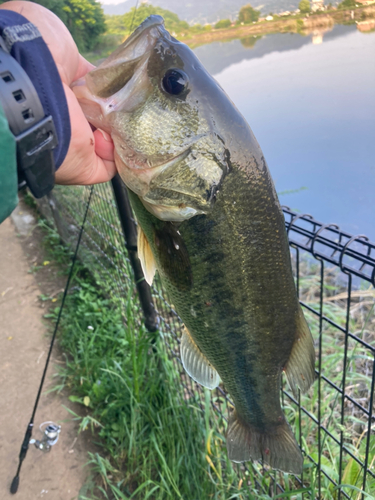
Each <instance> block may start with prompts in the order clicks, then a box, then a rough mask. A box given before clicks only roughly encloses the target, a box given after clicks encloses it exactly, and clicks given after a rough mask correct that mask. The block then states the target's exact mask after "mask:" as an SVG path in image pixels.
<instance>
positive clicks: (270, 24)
mask: <svg viewBox="0 0 375 500" xmlns="http://www.w3.org/2000/svg"><path fill="white" fill-rule="evenodd" d="M352 12H353V14H352ZM374 18H375V5H370V6H365V7H358V8H356V9H354V10H350V9H349V10H333V11H329V12H328V13H326V12H324V13H319V14H312V15H310V16H309V17H301V16H298V17H297V16H295V17H288V18H287V19H275V20H273V21H261V22H257V23H255V24H249V25H244V26H236V27H231V28H224V29H219V30H212V31H206V32H204V33H196V34H194V35H189V34H188V35H187V36H186V37H185V36H181V35H179V40H180V41H181V42H183V43H186V45H189V47H191V48H195V47H198V46H199V45H205V44H208V43H212V42H220V41H230V40H234V39H238V38H247V37H249V36H252V35H254V36H257V35H260V36H262V35H269V34H272V33H299V34H306V35H307V34H309V33H311V32H312V31H314V30H315V29H324V28H330V27H333V26H334V25H335V24H349V23H350V24H354V23H355V22H360V21H367V20H369V19H374Z"/></svg>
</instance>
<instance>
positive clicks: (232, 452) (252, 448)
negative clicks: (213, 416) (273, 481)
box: [227, 411, 303, 474]
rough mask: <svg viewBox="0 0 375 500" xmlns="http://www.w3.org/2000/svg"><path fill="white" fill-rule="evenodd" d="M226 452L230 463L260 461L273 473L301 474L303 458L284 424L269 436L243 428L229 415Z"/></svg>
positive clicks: (239, 421) (236, 419) (268, 433)
mask: <svg viewBox="0 0 375 500" xmlns="http://www.w3.org/2000/svg"><path fill="white" fill-rule="evenodd" d="M227 450H228V457H229V459H230V460H232V461H233V462H245V461H247V460H250V459H251V460H262V461H263V463H266V464H268V465H270V466H271V467H272V468H273V469H277V470H282V471H284V472H289V473H292V474H301V473H302V466H303V456H302V453H301V450H300V448H299V446H298V444H297V441H296V439H295V437H294V435H293V432H292V431H291V429H290V427H289V425H288V423H287V422H286V421H285V420H284V421H283V422H282V423H280V424H279V425H277V426H275V428H274V429H273V430H271V431H269V432H260V431H259V430H258V429H256V428H254V427H252V426H250V425H248V424H245V423H244V422H243V421H242V420H240V418H239V417H238V415H237V413H236V411H233V413H232V415H231V416H230V418H229V427H228V434H227Z"/></svg>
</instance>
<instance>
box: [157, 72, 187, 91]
mask: <svg viewBox="0 0 375 500" xmlns="http://www.w3.org/2000/svg"><path fill="white" fill-rule="evenodd" d="M187 84H188V77H187V75H186V74H185V73H184V72H183V71H181V70H180V69H173V68H172V69H169V70H168V71H166V73H165V75H164V77H163V88H164V90H165V91H166V92H168V94H171V95H179V94H181V92H183V91H184V90H185V89H186V87H187Z"/></svg>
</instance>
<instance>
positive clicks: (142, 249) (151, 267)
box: [137, 224, 156, 286]
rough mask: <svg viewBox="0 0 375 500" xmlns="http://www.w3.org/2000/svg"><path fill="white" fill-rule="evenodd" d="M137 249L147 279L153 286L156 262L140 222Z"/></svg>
mask: <svg viewBox="0 0 375 500" xmlns="http://www.w3.org/2000/svg"><path fill="white" fill-rule="evenodd" d="M137 250H138V258H139V260H140V261H141V266H142V271H143V274H144V277H145V280H146V281H147V283H148V284H149V285H150V286H151V285H152V282H153V279H154V276H155V271H156V262H155V257H154V255H153V253H152V250H151V247H150V244H149V242H148V240H147V238H146V235H145V233H144V232H143V231H142V228H141V227H140V225H139V224H138V236H137Z"/></svg>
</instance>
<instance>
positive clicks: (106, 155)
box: [0, 1, 117, 184]
mask: <svg viewBox="0 0 375 500" xmlns="http://www.w3.org/2000/svg"><path fill="white" fill-rule="evenodd" d="M0 8H1V9H8V10H13V11H15V12H18V13H19V14H21V15H23V16H24V17H26V19H28V20H29V21H30V22H31V23H33V24H34V25H35V26H37V28H38V29H39V31H40V33H41V35H42V37H43V40H44V41H45V43H46V44H47V46H48V48H49V50H50V52H51V54H52V57H53V59H54V61H55V64H56V66H57V69H58V71H59V74H60V77H61V80H62V83H63V87H64V91H65V96H66V100H67V103H68V109H69V116H70V125H71V140H70V145H69V149H68V152H67V155H66V158H65V160H64V162H63V163H62V165H61V166H60V167H59V169H58V170H57V171H56V183H57V184H96V183H100V182H106V181H109V180H110V179H112V177H114V175H115V174H116V172H117V170H116V166H115V163H114V152H113V142H112V139H111V137H110V136H109V135H108V134H107V133H106V132H104V131H101V130H95V132H93V131H92V130H91V126H90V125H89V123H88V121H87V120H86V118H85V116H84V114H83V112H82V110H81V107H80V105H79V104H78V101H77V99H76V97H75V95H74V93H73V91H72V90H71V89H70V85H71V84H72V82H74V81H75V80H77V79H78V78H81V77H82V76H84V75H85V74H86V73H88V72H89V71H91V69H93V68H94V66H93V65H92V64H91V63H89V62H88V61H87V60H86V59H85V58H84V57H82V56H81V55H80V54H79V52H78V49H77V46H76V44H75V42H74V40H73V38H72V36H71V34H70V33H69V31H68V29H67V28H66V26H65V25H64V23H63V22H62V21H61V20H60V19H59V18H58V17H57V16H56V15H55V14H53V13H52V12H51V11H49V10H48V9H46V8H45V7H42V6H41V5H39V4H36V3H32V2H25V1H12V2H7V3H5V4H2V5H1V6H0Z"/></svg>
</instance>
